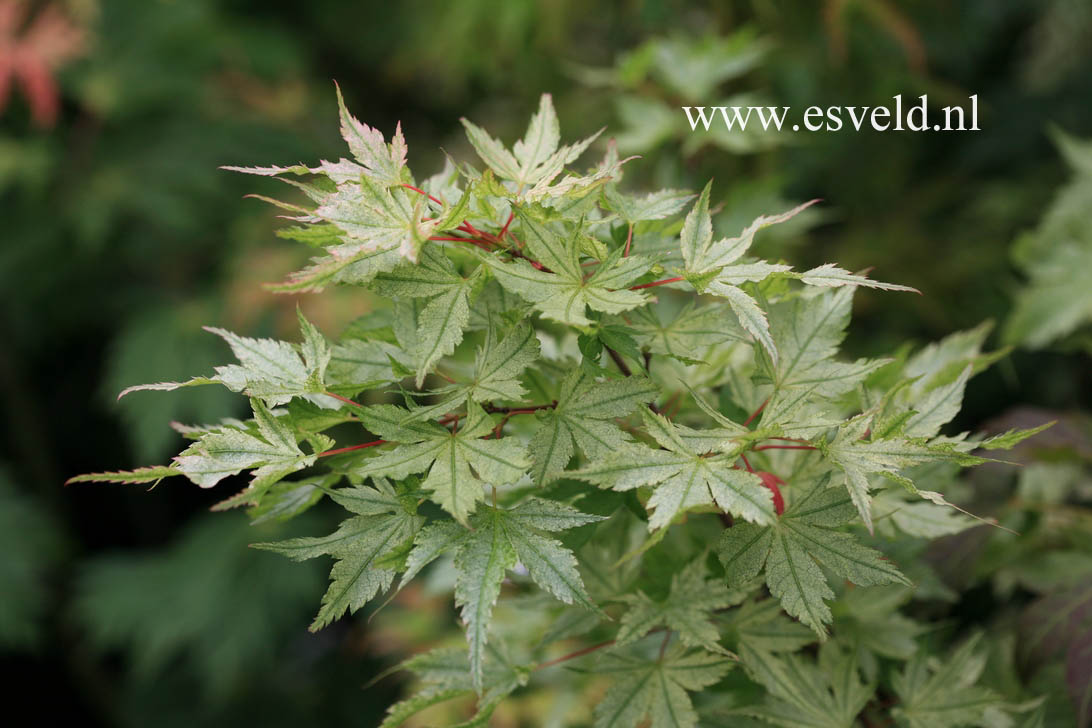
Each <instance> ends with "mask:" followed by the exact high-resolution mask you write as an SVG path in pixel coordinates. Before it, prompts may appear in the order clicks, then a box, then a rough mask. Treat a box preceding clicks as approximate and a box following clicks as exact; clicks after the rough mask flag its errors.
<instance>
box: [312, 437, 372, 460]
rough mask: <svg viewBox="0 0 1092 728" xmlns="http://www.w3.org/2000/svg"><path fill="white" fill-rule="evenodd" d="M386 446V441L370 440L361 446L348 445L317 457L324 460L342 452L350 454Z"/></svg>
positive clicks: (321, 453)
mask: <svg viewBox="0 0 1092 728" xmlns="http://www.w3.org/2000/svg"><path fill="white" fill-rule="evenodd" d="M385 444H387V441H386V440H372V441H371V442H365V443H364V444H362V445H350V446H349V447H339V448H336V449H334V450H327V451H326V452H320V453H319V454H318V457H320V458H324V457H328V456H330V455H340V454H341V453H344V452H352V451H353V450H363V449H364V448H366V447H375V446H377V445H385Z"/></svg>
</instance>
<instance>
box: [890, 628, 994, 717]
mask: <svg viewBox="0 0 1092 728" xmlns="http://www.w3.org/2000/svg"><path fill="white" fill-rule="evenodd" d="M980 637H981V636H980V635H978V636H975V637H972V638H971V639H969V640H967V641H966V642H965V643H963V645H962V646H961V647H959V649H957V650H956V651H955V652H954V653H953V654H952V655H950V656H949V657H948V658H947V659H945V660H944V661H943V662H940V661H935V660H930V659H928V657H927V656H926V655H925V654H924V653H919V654H918V655H917V656H916V657H914V658H913V659H912V660H910V662H909V663H908V664H907V665H906V667H905V668H904V669H903V671H902V672H901V673H899V674H897V675H895V677H894V678H893V679H892V687H893V688H894V690H895V693H896V695H898V697H899V704H898V706H897V707H896V708H895V710H894V711H893V712H894V715H895V717H896V718H897V719H898V720H899V721H900V722H901V723H903V724H905V725H906V726H908V727H909V728H927V727H928V728H955V726H961V725H967V724H969V723H977V722H979V721H981V720H982V719H983V718H984V717H985V714H986V712H987V711H988V710H991V709H998V708H1001V707H1002V706H1003V703H1002V701H1001V700H1000V698H999V697H998V696H997V694H996V693H994V692H993V691H992V690H990V689H988V688H984V687H981V686H978V685H976V684H975V683H977V682H978V678H979V676H980V675H981V674H982V670H983V669H984V668H985V666H986V657H985V655H982V654H980V653H978V652H977V651H976V647H977V646H978V642H979V641H980Z"/></svg>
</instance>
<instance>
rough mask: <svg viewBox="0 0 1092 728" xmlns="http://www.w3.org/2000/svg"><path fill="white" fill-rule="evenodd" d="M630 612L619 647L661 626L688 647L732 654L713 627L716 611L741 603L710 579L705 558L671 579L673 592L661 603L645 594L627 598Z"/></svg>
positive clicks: (624, 617)
mask: <svg viewBox="0 0 1092 728" xmlns="http://www.w3.org/2000/svg"><path fill="white" fill-rule="evenodd" d="M625 601H626V603H627V604H628V605H629V609H628V610H627V611H626V613H625V614H624V615H623V616H622V620H621V623H620V625H619V629H618V637H617V642H618V644H619V645H625V644H629V643H631V642H636V641H637V640H639V639H640V638H641V637H643V636H644V635H645V634H647V633H648V632H649V630H651V629H652V628H654V627H658V626H660V625H664V626H666V627H667V628H668V629H671V630H674V631H675V632H678V634H679V639H680V640H682V643H683V644H684V645H687V646H688V647H701V648H703V649H706V650H708V651H710V652H719V653H721V654H725V655H728V654H731V653H729V652H728V651H727V650H725V649H724V648H723V647H721V646H720V644H719V642H720V634H719V632H718V631H717V628H716V626H715V625H714V624H713V622H712V619H711V618H710V617H711V614H712V612H713V610H716V609H721V608H724V607H728V606H731V605H732V604H734V603H735V602H736V601H737V599H736V598H735V595H733V594H732V593H731V592H729V591H728V589H727V587H725V586H724V585H723V584H720V583H718V582H716V581H714V580H707V579H706V567H705V558H704V556H703V557H702V558H699V559H697V560H695V561H694V562H692V563H691V564H690V565H689V566H687V567H686V568H685V569H684V570H683V571H681V572H679V573H678V574H675V575H674V576H673V577H672V578H671V591H670V592H669V593H668V596H667V598H666V599H664V600H662V601H657V600H655V599H652V598H651V597H649V596H648V595H647V594H645V593H644V592H643V591H638V592H637V593H636V594H629V595H626V597H625Z"/></svg>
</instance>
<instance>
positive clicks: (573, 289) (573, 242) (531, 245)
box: [482, 208, 652, 326]
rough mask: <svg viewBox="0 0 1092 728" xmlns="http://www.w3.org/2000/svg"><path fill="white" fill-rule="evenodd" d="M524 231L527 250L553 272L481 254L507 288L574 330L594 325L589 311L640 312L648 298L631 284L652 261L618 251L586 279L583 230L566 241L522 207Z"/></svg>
mask: <svg viewBox="0 0 1092 728" xmlns="http://www.w3.org/2000/svg"><path fill="white" fill-rule="evenodd" d="M516 214H517V215H518V218H519V221H520V233H521V234H522V238H521V239H522V240H523V241H524V243H525V244H526V249H527V251H529V254H530V256H531V257H532V258H534V259H535V260H536V261H538V262H539V263H541V264H542V265H543V266H545V267H546V268H547V269H549V271H550V272H547V271H545V270H539V269H536V268H533V267H532V266H531V265H530V264H529V263H527V262H526V261H524V260H516V261H513V262H511V263H503V262H501V261H500V259H499V258H496V257H494V256H487V255H484V254H482V259H483V260H484V261H485V263H486V264H487V265H488V266H489V270H490V271H491V272H492V273H493V275H494V277H496V279H497V281H499V282H500V284H501V285H502V286H504V287H505V288H506V289H508V290H509V291H511V292H512V293H515V294H516V295H518V296H519V297H521V298H523V299H524V300H526V301H528V302H530V303H532V304H533V305H534V307H535V308H536V309H537V310H538V311H540V312H541V313H542V315H543V316H545V317H547V318H550V319H553V320H554V321H558V322H561V323H564V324H569V325H571V326H590V325H591V324H592V322H591V320H590V319H588V318H587V316H586V315H585V314H586V309H587V308H591V309H593V310H595V311H602V312H603V313H620V312H622V311H628V310H629V309H632V308H637V307H638V306H641V305H642V304H644V303H645V301H646V300H647V297H646V296H645V295H644V294H643V293H641V292H639V291H630V290H628V289H626V286H627V285H629V284H630V283H631V282H633V281H634V280H636V279H637V278H640V277H641V276H642V275H644V274H645V273H646V272H648V270H649V269H650V268H651V267H652V261H651V260H649V259H647V258H644V257H641V256H637V255H632V256H629V257H622V256H623V252H624V251H623V250H622V249H621V248H619V249H616V250H615V251H614V252H613V253H611V254H610V255H608V257H607V258H606V259H604V260H603V261H601V262H600V264H599V265H598V266H597V267H596V268H595V270H594V272H592V273H591V274H590V275H586V270H585V269H584V268H582V267H581V265H580V246H579V240H578V236H579V234H580V230H579V228H576V229H575V231H574V234H572V235H570V236H568V237H564V236H562V235H560V234H558V233H556V232H554V230H552V229H551V228H550V227H548V226H547V225H546V224H544V223H540V222H538V221H536V220H535V219H534V218H532V217H531V216H530V214H529V213H527V212H526V211H525V210H524V209H523V208H516Z"/></svg>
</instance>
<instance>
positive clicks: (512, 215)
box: [497, 210, 516, 240]
mask: <svg viewBox="0 0 1092 728" xmlns="http://www.w3.org/2000/svg"><path fill="white" fill-rule="evenodd" d="M515 216H516V213H515V210H513V211H512V212H509V213H508V221H507V222H506V223H504V227H502V228H501V231H500V233H499V234H498V235H497V239H498V240H504V236H505V234H506V233H507V232H508V226H509V225H511V224H512V218H514V217H515Z"/></svg>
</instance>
